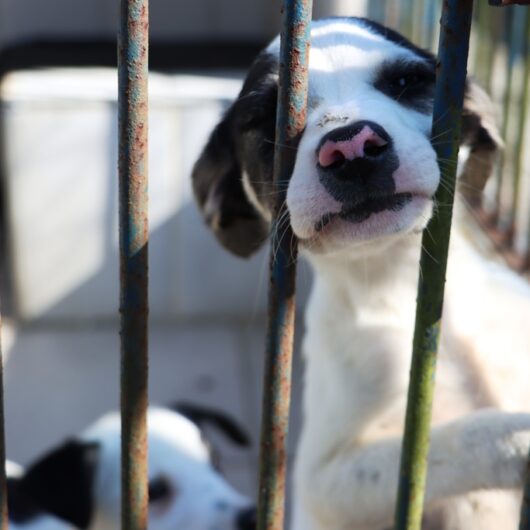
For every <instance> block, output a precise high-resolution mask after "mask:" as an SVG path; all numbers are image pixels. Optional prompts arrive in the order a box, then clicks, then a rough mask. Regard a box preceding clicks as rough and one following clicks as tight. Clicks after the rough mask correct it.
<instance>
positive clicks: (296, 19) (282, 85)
mask: <svg viewBox="0 0 530 530" xmlns="http://www.w3.org/2000/svg"><path fill="white" fill-rule="evenodd" d="M282 11H283V20H282V32H281V45H280V81H279V90H278V111H277V115H276V146H275V152H274V185H275V190H276V197H277V202H276V208H275V210H276V211H275V220H274V221H273V228H272V242H271V245H272V248H271V261H270V267H271V269H270V271H271V272H270V290H269V322H268V333H267V345H266V356H265V376H264V384H263V411H262V423H261V455H260V481H259V502H258V525H257V528H258V530H281V529H283V524H284V509H285V506H284V497H285V475H286V468H287V432H288V421H289V405H290V393H291V363H292V351H293V336H294V318H295V283H296V282H295V279H296V257H297V242H296V240H295V237H294V234H293V232H292V230H291V227H290V222H289V217H288V215H284V213H285V211H284V209H285V208H286V206H285V198H286V193H287V185H286V184H285V183H286V182H288V180H289V179H290V177H291V173H292V171H293V168H294V161H295V156H296V149H293V147H295V146H296V144H297V141H298V138H299V136H300V134H301V133H302V131H303V130H304V127H305V121H306V104H307V74H308V61H309V45H310V21H311V11H312V1H311V0H284V2H283V8H282ZM282 219H283V221H282Z"/></svg>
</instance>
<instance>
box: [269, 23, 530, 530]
mask: <svg viewBox="0 0 530 530" xmlns="http://www.w3.org/2000/svg"><path fill="white" fill-rule="evenodd" d="M277 48H278V42H277V41H275V42H273V44H272V45H271V46H270V47H269V51H271V52H277ZM397 57H408V58H412V59H414V60H421V59H419V58H418V57H414V55H413V53H412V52H411V51H408V50H406V49H404V48H401V47H399V46H397V45H395V44H392V43H390V42H388V41H386V40H384V39H383V38H382V37H380V36H378V35H375V34H372V33H371V31H370V30H369V29H367V28H365V27H363V26H362V24H352V23H346V22H344V21H341V20H338V21H332V22H330V21H325V22H323V23H316V24H315V25H314V29H313V32H312V49H311V53H310V73H309V85H310V87H309V90H310V96H309V99H310V105H309V115H308V123H307V128H306V131H305V132H304V135H303V137H302V140H301V142H300V145H299V148H298V155H297V160H296V165H295V168H294V172H293V175H292V179H291V182H290V185H289V189H288V195H287V204H288V208H289V212H290V215H291V223H292V226H293V229H294V232H295V233H296V235H297V236H298V237H299V239H300V242H301V248H302V251H303V252H304V254H305V255H306V256H307V257H308V259H309V261H310V262H311V264H312V265H313V268H314V270H315V273H316V274H315V284H314V287H313V292H312V294H311V298H310V301H309V304H308V307H307V311H306V325H307V333H306V336H305V340H304V355H305V360H306V373H305V394H304V420H305V421H304V426H303V431H302V435H301V440H300V445H299V448H298V451H297V455H296V465H295V491H294V503H295V508H294V519H293V524H292V529H293V530H381V529H383V528H385V527H387V526H390V525H391V521H392V515H393V511H394V503H395V497H396V490H397V477H398V467H399V455H400V448H401V442H402V440H401V436H402V431H403V424H404V411H405V404H406V393H407V385H408V373H409V366H410V356H411V344H412V334H413V326H414V313H415V299H416V288H417V281H418V275H419V270H418V262H419V252H420V238H421V235H420V233H419V232H421V230H422V229H423V227H424V226H425V225H426V223H427V220H428V218H429V217H430V215H431V208H432V201H431V200H430V197H431V196H432V195H433V193H434V191H435V190H436V188H437V186H438V183H439V179H440V174H439V170H438V167H437V165H436V159H435V154H434V151H433V149H432V147H431V145H430V142H429V138H428V136H429V129H430V121H431V120H430V117H429V116H428V115H425V114H421V113H419V112H416V111H413V110H411V109H409V108H406V107H404V106H401V105H400V104H399V103H398V102H396V101H393V100H392V99H390V98H388V97H386V96H385V95H384V94H381V93H378V92H377V91H376V90H374V88H373V87H372V86H371V84H370V80H371V79H372V76H373V75H374V71H375V69H376V68H377V67H378V65H380V64H381V62H382V61H383V60H387V59H390V58H397ZM358 120H372V121H374V122H377V123H378V124H379V125H381V126H382V127H383V128H384V129H385V130H386V131H387V132H388V133H389V135H390V136H391V138H392V139H393V141H394V146H395V149H396V151H397V154H398V157H399V161H400V166H399V168H398V170H397V171H396V173H395V174H394V178H395V181H396V188H397V191H407V192H411V193H413V196H414V199H413V201H411V202H410V203H409V204H407V205H406V206H405V207H404V208H403V209H402V210H401V211H398V212H381V213H378V214H372V216H370V217H369V218H368V219H367V220H366V221H363V222H362V223H357V224H353V223H350V222H348V221H344V220H341V219H338V218H335V219H334V220H332V221H331V222H330V223H329V224H328V225H327V226H326V227H325V228H324V229H323V230H322V231H320V232H317V231H316V230H315V223H316V222H317V221H318V220H319V219H320V218H321V217H322V215H324V214H326V213H329V212H338V211H339V210H340V204H339V203H337V202H336V201H335V200H334V199H332V198H331V197H330V196H329V195H328V194H327V193H326V191H325V189H324V188H323V186H322V185H321V184H320V183H319V179H318V174H317V171H316V162H317V155H316V147H317V145H318V142H319V141H320V139H321V138H322V137H323V135H324V134H326V133H327V132H328V131H330V130H332V129H334V128H336V127H338V126H341V125H344V124H347V123H353V122H355V121H358ZM460 230H461V228H460V225H459V220H458V219H456V221H455V231H454V234H453V242H452V248H451V258H450V264H449V271H448V284H447V289H446V304H445V308H446V310H445V312H446V316H445V319H444V324H443V338H442V345H441V351H440V355H439V363H438V370H437V387H436V394H435V400H434V411H433V422H434V424H435V427H434V428H433V431H432V434H431V440H432V443H431V451H430V457H429V476H428V483H427V491H426V508H427V514H428V518H427V520H426V521H427V523H426V524H427V525H429V524H432V526H429V528H434V527H435V522H431V523H429V516H430V517H431V518H432V519H431V521H435V520H436V518H437V517H438V518H439V521H443V524H441V526H436V528H444V529H448V528H451V529H459V530H463V529H466V530H467V529H473V528H477V529H478V528H480V529H481V530H494V529H495V530H498V529H501V528H515V527H516V521H517V513H518V498H519V494H517V495H516V494H514V493H513V492H512V491H511V490H512V489H513V488H520V486H521V482H522V475H523V471H524V469H525V462H526V458H527V453H528V448H529V447H530V415H529V414H521V413H512V412H511V411H523V410H529V408H530V390H529V385H528V374H530V346H529V344H530V341H529V340H528V329H529V328H530V288H529V287H528V285H527V284H526V283H525V282H524V281H523V280H521V279H519V278H517V277H515V275H514V274H512V273H511V272H509V271H506V270H505V269H504V268H500V267H498V266H494V265H493V264H491V263H489V262H487V261H486V260H485V259H484V258H483V257H482V256H479V255H478V254H477V253H475V252H474V250H473V249H472V247H471V245H470V243H469V242H468V241H467V239H466V238H464V237H463V236H462V235H461V232H460ZM509 411H510V412H509ZM493 490H505V491H503V492H500V491H496V492H495V491H493ZM438 524H440V523H438Z"/></svg>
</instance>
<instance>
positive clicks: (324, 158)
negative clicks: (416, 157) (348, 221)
mask: <svg viewBox="0 0 530 530" xmlns="http://www.w3.org/2000/svg"><path fill="white" fill-rule="evenodd" d="M316 154H317V158H318V164H317V171H318V176H319V179H320V182H321V183H322V185H323V186H324V188H325V189H326V190H327V191H328V193H329V194H330V195H331V196H332V197H333V198H334V199H336V200H337V201H339V202H342V203H347V204H350V205H353V204H356V203H359V202H362V201H364V200H366V199H367V198H377V197H385V196H388V195H389V194H392V193H393V192H394V190H395V183H394V178H393V175H394V172H395V171H396V169H397V168H398V166H399V161H398V157H397V154H396V152H395V150H394V147H393V142H392V139H391V138H390V135H389V134H388V133H387V132H386V131H385V129H383V127H381V126H380V125H378V124H377V123H374V122H372V121H368V120H364V121H358V122H355V123H352V124H350V125H346V126H344V127H339V128H338V129H334V130H332V131H330V132H328V133H327V134H326V135H325V136H323V137H322V139H321V140H320V143H319V146H318V148H317V153H316Z"/></svg>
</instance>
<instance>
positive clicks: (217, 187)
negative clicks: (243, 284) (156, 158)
mask: <svg viewBox="0 0 530 530" xmlns="http://www.w3.org/2000/svg"><path fill="white" fill-rule="evenodd" d="M278 54H279V39H276V40H275V41H273V42H272V44H271V45H270V46H269V47H268V48H267V49H266V50H265V51H263V52H262V53H261V54H260V56H259V57H258V58H257V59H256V61H255V62H254V64H253V66H252V68H251V70H250V72H249V74H248V76H247V78H246V80H245V83H244V85H243V88H242V90H241V93H240V95H239V97H238V99H237V100H236V101H235V102H234V103H233V105H232V106H231V108H230V109H229V110H228V112H227V113H226V115H225V116H224V119H223V120H222V121H221V123H220V124H219V125H218V126H217V128H216V129H215V130H214V131H213V133H212V135H211V137H210V139H209V141H208V143H207V145H206V147H205V149H204V151H203V153H202V155H201V157H200V159H199V160H198V161H197V163H196V165H195V168H194V171H193V185H194V190H195V195H196V198H197V201H198V203H199V206H200V207H201V209H202V212H203V214H204V217H205V219H206V221H207V223H208V224H209V225H210V227H211V228H212V229H213V231H214V232H215V234H216V235H217V237H218V239H219V240H220V241H221V243H223V245H224V246H226V247H227V248H228V249H229V250H231V251H232V252H234V253H236V254H238V255H241V256H247V255H249V254H251V253H252V252H253V251H254V250H256V248H257V247H259V245H260V244H261V243H262V242H263V241H264V240H265V239H266V237H267V235H268V231H269V225H270V220H271V212H272V209H273V202H274V198H275V197H274V192H273V190H272V166H273V154H274V132H275V117H276V99H277V86H278ZM434 84H435V59H434V57H433V56H432V55H431V54H429V53H427V52H425V51H423V50H421V49H419V48H417V47H416V46H414V45H413V44H411V43H410V42H409V41H407V40H406V39H405V38H404V37H402V36H401V35H399V34H397V33H396V32H394V31H392V30H389V29H387V28H384V27H382V26H380V25H378V24H376V23H374V22H370V21H367V20H365V19H359V18H344V19H342V18H340V19H327V20H323V21H319V22H314V23H313V26H312V31H311V51H310V59H309V93H308V118H307V125H306V128H305V131H304V132H303V134H302V135H301V138H300V141H299V144H298V148H297V155H296V163H295V167H294V171H293V174H292V178H291V181H290V182H289V186H288V191H287V207H288V210H289V214H290V220H291V225H292V228H293V230H294V233H295V234H296V235H297V236H298V238H299V241H300V245H301V247H302V249H305V250H307V251H310V252H313V253H318V254H328V253H334V252H335V251H337V250H339V249H341V250H343V249H346V250H347V251H348V252H351V251H352V249H353V253H355V250H354V249H355V246H356V244H358V243H360V242H364V243H365V245H363V248H366V242H367V241H368V240H374V241H377V243H376V245H377V246H380V242H381V241H383V240H387V241H388V240H394V239H396V238H398V237H402V236H403V235H404V234H408V233H410V232H414V231H415V232H419V231H421V230H422V229H423V228H424V227H425V225H426V223H427V221H428V219H429V217H430V215H431V211H432V207H433V195H434V192H435V191H436V189H437V187H438V185H439V183H440V178H441V177H440V170H439V168H438V164H437V161H436V155H435V152H434V150H433V144H434V143H435V142H443V141H447V140H448V139H449V135H448V134H447V135H442V136H441V137H440V138H433V139H431V137H430V136H431V122H432V106H433V96H434ZM489 107H490V106H489V100H488V98H487V96H485V94H484V93H483V92H482V91H481V90H480V89H479V88H478V87H476V86H474V85H473V84H472V83H471V82H468V87H467V93H466V103H465V110H464V120H463V135H462V138H463V142H465V143H467V144H468V145H469V148H470V151H471V156H470V157H469V159H468V160H469V161H470V162H471V161H472V162H473V164H471V163H470V164H468V165H467V166H466V168H464V171H463V175H462V178H461V181H462V186H463V188H462V189H463V190H472V191H473V193H476V192H478V191H479V189H480V188H481V187H482V186H483V185H484V183H485V179H486V178H487V175H488V174H489V172H490V171H491V169H492V167H491V166H492V164H493V161H494V156H493V154H494V153H495V151H496V149H497V146H498V144H499V143H500V140H499V138H498V135H497V133H496V128H495V124H494V120H493V119H492V118H491V110H490V108H489ZM478 159H482V160H483V163H482V164H481V163H478V164H477V163H476V161H477V160H478Z"/></svg>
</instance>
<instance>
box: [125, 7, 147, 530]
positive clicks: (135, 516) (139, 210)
mask: <svg viewBox="0 0 530 530" xmlns="http://www.w3.org/2000/svg"><path fill="white" fill-rule="evenodd" d="M148 6H149V2H148V0H121V8H120V17H121V18H120V31H119V37H118V85H119V97H118V113H119V144H120V158H119V201H120V208H119V221H120V313H121V414H122V420H121V421H122V444H121V449H122V457H121V458H122V506H121V509H122V530H146V529H147V510H148V487H147V401H148V398H147V377H148V351H147V318H148V290H147V276H148V275H147V266H148V261H147V247H148V220H147V78H148V39H149V8H148Z"/></svg>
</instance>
